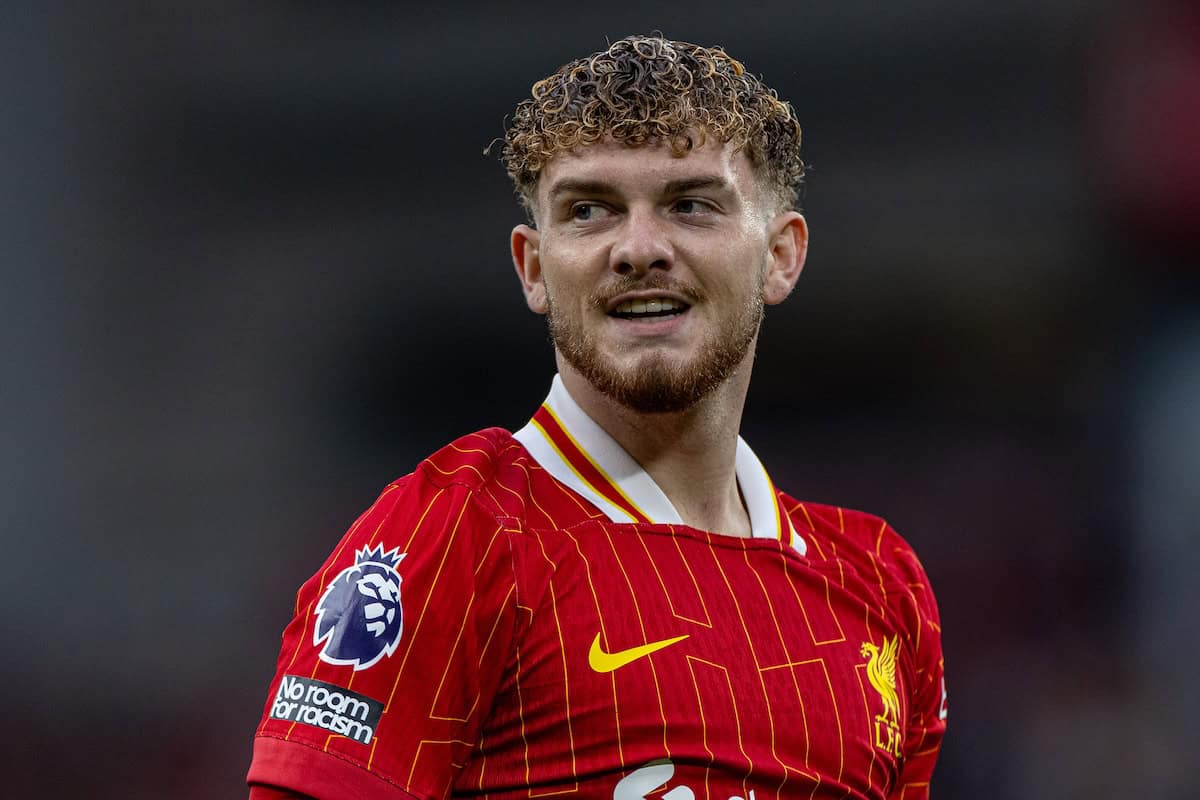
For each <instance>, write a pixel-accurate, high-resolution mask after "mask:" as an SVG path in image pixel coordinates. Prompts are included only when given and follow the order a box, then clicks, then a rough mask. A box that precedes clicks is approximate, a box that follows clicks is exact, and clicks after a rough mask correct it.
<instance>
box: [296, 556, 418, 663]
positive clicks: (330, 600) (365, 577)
mask: <svg viewBox="0 0 1200 800" xmlns="http://www.w3.org/2000/svg"><path fill="white" fill-rule="evenodd" d="M405 555H407V554H406V553H401V552H400V548H398V547H397V548H395V549H393V550H390V551H388V552H386V553H385V552H384V551H383V546H382V545H378V546H376V547H373V548H371V549H369V550H368V549H367V548H365V547H364V548H363V549H362V550H359V551H358V552H357V553H356V554H355V556H356V557H355V560H354V566H352V567H347V568H346V569H344V570H342V571H341V572H340V573H338V576H337V577H336V578H334V579H333V582H332V583H330V584H329V588H328V589H326V590H325V594H323V595H321V601H320V602H319V603H317V611H316V614H317V627H316V630H314V631H313V646H315V647H321V652H320V653H319V654H318V655H320V657H321V660H322V661H324V662H326V663H329V664H339V665H349V666H352V667H354V669H355V671H358V670H360V669H366V668H367V667H369V666H371V665H372V664H374V663H376V662H377V661H379V659H381V658H383V657H384V656H390V655H391V654H392V653H394V652H395V651H396V646H397V645H399V644H400V634H401V633H402V632H403V630H404V615H403V612H402V611H401V608H400V573H398V572H397V571H396V565H397V564H399V563H400V562H401V561H402V560H403V559H404V556H405ZM322 644H323V645H324V646H322Z"/></svg>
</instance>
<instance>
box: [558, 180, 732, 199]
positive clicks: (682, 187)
mask: <svg viewBox="0 0 1200 800" xmlns="http://www.w3.org/2000/svg"><path fill="white" fill-rule="evenodd" d="M729 186H730V184H729V181H728V180H726V179H725V178H724V177H723V176H721V175H697V176H695V177H693V178H681V179H679V180H674V181H668V182H667V184H666V185H665V186H664V187H663V193H664V194H670V195H674V194H684V193H686V192H693V191H695V190H696V189H717V190H722V191H724V190H727V189H729ZM571 193H574V194H592V195H597V194H598V195H604V194H617V188H616V187H615V186H613V185H612V184H611V183H606V182H604V181H593V180H582V179H574V178H565V179H563V180H561V181H559V182H558V183H556V184H554V185H553V186H551V187H550V191H549V192H548V193H547V199H548V200H550V201H551V202H553V201H554V199H555V198H557V197H558V196H559V195H563V194H571Z"/></svg>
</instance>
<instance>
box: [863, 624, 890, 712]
mask: <svg viewBox="0 0 1200 800" xmlns="http://www.w3.org/2000/svg"><path fill="white" fill-rule="evenodd" d="M899 644H900V637H899V635H896V636H893V637H892V638H891V639H888V638H887V637H884V640H883V646H882V647H876V646H875V645H873V644H871V643H870V642H863V645H862V650H861V651H860V652H861V654H862V655H863V656H869V657H870V659H871V660H870V661H868V662H867V678H869V679H870V681H871V685H872V686H874V687H875V691H877V692H879V696H880V697H881V698H883V715H882V716H883V718H884V720H885V721H886V722H889V723H890V724H891V725H894V726H899V724H900V719H899V717H900V698H899V697H898V696H897V695H896V650H897V649H898V647H899Z"/></svg>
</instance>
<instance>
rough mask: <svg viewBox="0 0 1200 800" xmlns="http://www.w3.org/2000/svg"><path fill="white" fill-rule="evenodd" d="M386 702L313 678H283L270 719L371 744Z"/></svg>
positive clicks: (287, 676) (288, 676) (289, 676)
mask: <svg viewBox="0 0 1200 800" xmlns="http://www.w3.org/2000/svg"><path fill="white" fill-rule="evenodd" d="M382 714H383V703H381V702H379V701H378V700H373V699H372V698H370V697H367V696H366V695H363V694H359V693H358V692H352V691H350V690H349V689H346V688H343V687H341V686H337V685H335V684H332V683H325V682H324V681H316V680H313V679H312V678H301V677H300V676H298V675H284V676H283V680H281V681H280V682H279V691H278V692H276V693H275V702H274V703H273V704H272V705H271V718H272V719H281V720H286V721H288V722H300V723H303V724H305V725H312V726H313V727H314V728H320V729H321V730H325V731H329V732H330V733H336V734H338V735H339V736H345V737H346V738H347V739H353V740H354V741H356V742H361V743H363V744H370V743H371V739H372V738H374V736H375V726H376V725H378V724H379V717H380V716H381V715H382Z"/></svg>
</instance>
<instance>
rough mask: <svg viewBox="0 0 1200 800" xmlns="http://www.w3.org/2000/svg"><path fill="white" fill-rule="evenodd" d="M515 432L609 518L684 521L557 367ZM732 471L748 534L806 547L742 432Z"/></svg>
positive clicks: (660, 522)
mask: <svg viewBox="0 0 1200 800" xmlns="http://www.w3.org/2000/svg"><path fill="white" fill-rule="evenodd" d="M513 438H515V439H516V440H517V441H518V442H520V443H521V444H522V445H524V447H525V449H526V450H528V451H529V454H530V455H531V456H533V458H534V460H536V461H537V462H538V464H540V465H541V466H542V468H543V469H545V470H546V471H547V472H549V473H550V474H551V475H552V476H554V478H556V479H557V480H558V481H559V482H561V483H565V484H566V485H567V486H570V487H571V488H572V489H574V490H575V491H576V492H578V493H579V494H581V495H583V496H584V497H586V498H587V499H588V500H589V501H591V503H592V504H593V505H594V506H596V508H598V509H600V511H602V512H603V513H604V514H605V516H607V517H608V518H609V519H610V520H611V521H613V522H618V523H631V522H640V523H643V524H650V525H683V524H684V522H683V518H682V517H680V516H679V512H678V511H677V510H676V509H675V506H674V505H672V503H671V500H670V498H668V497H667V496H666V494H664V493H663V490H662V489H660V488H659V486H658V484H657V483H655V482H654V479H653V478H651V477H650V474H649V473H648V472H646V471H645V470H644V469H642V467H641V465H639V464H638V463H637V462H636V461H634V460H633V457H632V456H630V455H629V454H628V453H627V452H625V450H624V448H622V447H621V445H619V444H617V441H616V440H615V439H613V438H612V437H611V436H609V434H608V433H607V432H606V431H605V430H604V429H603V428H601V427H600V426H599V425H598V424H597V423H596V421H595V420H593V419H592V418H591V417H589V416H588V415H587V413H586V412H585V411H584V410H583V409H582V408H580V407H579V404H578V403H576V402H575V399H574V398H573V397H571V394H570V393H569V392H568V391H567V388H566V386H564V385H563V382H562V378H560V377H559V376H558V375H555V376H554V381H553V383H552V384H551V386H550V394H549V395H548V396H547V397H546V401H545V402H544V403H542V405H541V407H540V408H538V410H537V411H536V412H535V413H534V415H533V418H532V419H531V420H529V423H528V424H527V425H526V426H525V427H523V428H521V430H519V431H517V432H516V433H514V434H513ZM734 473H735V474H736V475H737V482H738V488H739V489H740V490H741V494H742V500H743V502H744V503H745V504H746V510H747V511H748V512H749V515H750V528H751V536H753V537H754V538H756V539H775V540H777V541H789V542H791V544H792V546H793V547H795V548H796V550H797V551H798V552H799V553H800V554H801V555H804V553H805V552H806V551H807V549H808V548H807V545H806V544H805V542H804V540H803V539H802V538H800V536H799V535H798V534H797V533H796V531H795V529H794V528H793V527H792V523H791V520H790V519H789V518H788V515H787V512H786V511H785V510H784V508H783V506H782V505H781V501H780V499H779V494H778V493H777V492H776V491H775V486H774V484H772V483H771V478H770V476H769V475H767V471H766V469H764V468H763V465H762V462H760V461H759V460H758V457H757V456H756V455H754V451H753V450H751V449H750V445H748V444H746V442H745V440H744V439H742V437H741V436H739V437H738V440H737V455H736V460H735V463H734Z"/></svg>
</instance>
